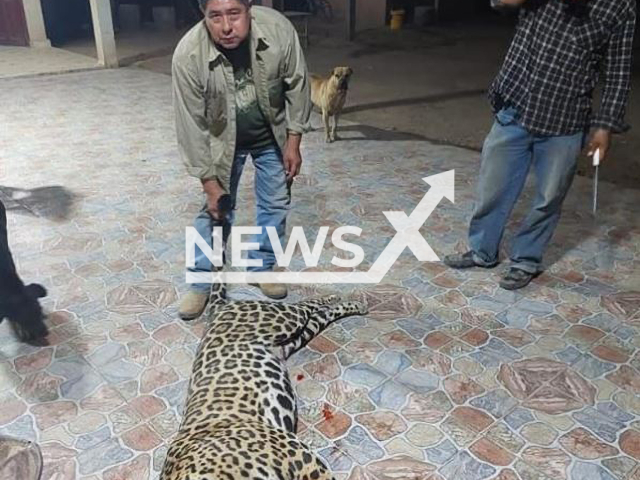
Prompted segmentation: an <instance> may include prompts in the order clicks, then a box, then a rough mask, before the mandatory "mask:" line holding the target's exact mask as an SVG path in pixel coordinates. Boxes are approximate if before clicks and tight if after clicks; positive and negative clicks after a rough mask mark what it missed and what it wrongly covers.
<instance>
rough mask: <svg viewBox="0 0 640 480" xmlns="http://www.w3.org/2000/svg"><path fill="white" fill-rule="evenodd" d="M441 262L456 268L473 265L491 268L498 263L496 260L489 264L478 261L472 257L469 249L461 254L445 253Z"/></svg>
mask: <svg viewBox="0 0 640 480" xmlns="http://www.w3.org/2000/svg"><path fill="white" fill-rule="evenodd" d="M443 262H444V264H445V265H446V266H448V267H451V268H456V269H460V268H473V267H481V268H493V267H495V266H496V265H497V264H498V262H496V263H491V264H482V263H478V262H476V261H475V260H474V259H473V252H471V251H469V252H466V253H463V254H462V255H461V254H459V253H454V254H452V255H447V256H446V257H444V260H443Z"/></svg>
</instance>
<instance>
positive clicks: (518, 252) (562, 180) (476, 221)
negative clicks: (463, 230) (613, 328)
mask: <svg viewBox="0 0 640 480" xmlns="http://www.w3.org/2000/svg"><path fill="white" fill-rule="evenodd" d="M584 140H585V133H584V132H580V133H576V134H574V135H566V136H541V135H534V134H532V133H530V132H529V131H527V130H526V129H524V128H523V127H522V126H521V125H519V123H518V114H517V112H516V111H515V110H514V109H511V108H509V109H503V110H501V111H500V112H498V113H497V115H496V119H495V122H494V124H493V127H492V128H491V131H490V132H489V135H488V136H487V138H486V140H485V143H484V147H483V150H482V165H481V167H480V177H479V180H478V186H477V202H476V206H475V210H474V213H473V217H472V219H471V224H470V227H469V245H470V247H471V250H472V252H473V253H474V259H475V260H476V262H477V263H480V264H482V265H487V266H488V265H493V264H496V263H497V262H498V252H499V248H500V242H501V240H502V236H503V233H504V229H505V225H506V223H507V220H508V219H509V216H510V215H511V212H512V210H513V207H514V205H515V203H516V201H517V200H518V197H519V196H520V193H521V192H522V189H523V187H524V185H525V181H526V179H527V175H528V173H529V169H530V168H531V167H533V171H534V173H535V176H536V195H535V198H534V200H533V204H532V205H531V209H530V211H529V214H528V215H527V217H526V219H525V220H524V222H523V223H522V226H521V227H520V230H519V231H518V232H517V233H516V235H515V237H514V239H513V244H512V250H511V261H512V267H514V268H519V269H521V270H524V271H526V272H529V273H533V274H535V273H539V272H540V271H542V255H543V252H544V250H545V248H546V246H547V244H548V243H549V241H550V240H551V237H552V235H553V232H554V230H555V228H556V225H557V224H558V220H559V219H560V211H561V209H562V203H563V201H564V199H565V197H566V195H567V192H568V191H569V188H570V187H571V183H572V181H573V177H574V174H575V171H576V167H577V160H578V155H579V154H580V150H581V149H582V147H583V145H584Z"/></svg>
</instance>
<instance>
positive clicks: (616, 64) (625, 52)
mask: <svg viewBox="0 0 640 480" xmlns="http://www.w3.org/2000/svg"><path fill="white" fill-rule="evenodd" d="M573 1H575V0H526V1H525V3H524V5H523V6H522V7H521V8H520V12H519V13H520V18H519V24H518V28H517V30H516V34H515V37H514V39H513V42H512V43H511V46H510V48H509V51H508V53H507V56H506V59H505V61H504V64H503V66H502V68H501V70H500V72H499V73H498V75H497V77H496V79H495V80H494V82H493V83H492V85H491V87H490V88H489V99H490V101H491V104H492V107H493V109H494V111H497V110H499V109H500V108H502V107H503V106H505V105H510V106H513V107H514V108H515V109H516V110H518V112H519V113H520V115H521V118H520V122H521V124H522V125H523V126H524V127H525V128H526V129H527V130H529V131H530V132H532V133H535V134H539V135H569V134H573V133H577V132H579V131H584V130H586V129H587V128H588V127H590V126H591V127H599V128H605V129H608V130H611V131H613V132H616V133H619V132H624V131H626V130H628V128H629V126H628V125H626V124H625V122H624V116H625V110H626V104H627V99H628V96H629V89H630V73H631V59H632V46H633V45H632V44H633V34H634V29H635V18H636V12H635V9H636V1H635V0H586V1H587V2H588V3H587V4H586V5H587V8H586V10H585V14H584V15H578V14H570V13H569V12H568V8H571V7H570V5H569V4H570V2H573ZM491 3H492V5H493V6H494V7H499V6H500V0H491ZM601 68H602V70H603V72H602V73H603V75H604V90H603V96H602V103H601V105H600V110H599V112H597V113H596V114H595V115H594V114H593V113H592V93H593V90H594V88H595V87H596V85H597V84H598V81H599V79H600V74H601Z"/></svg>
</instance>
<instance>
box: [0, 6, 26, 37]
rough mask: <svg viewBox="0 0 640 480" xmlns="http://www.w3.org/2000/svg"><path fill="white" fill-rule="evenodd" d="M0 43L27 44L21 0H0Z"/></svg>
mask: <svg viewBox="0 0 640 480" xmlns="http://www.w3.org/2000/svg"><path fill="white" fill-rule="evenodd" d="M0 45H19V46H24V47H26V46H28V45H29V33H28V31H27V22H26V20H25V18H24V8H23V6H22V0H0Z"/></svg>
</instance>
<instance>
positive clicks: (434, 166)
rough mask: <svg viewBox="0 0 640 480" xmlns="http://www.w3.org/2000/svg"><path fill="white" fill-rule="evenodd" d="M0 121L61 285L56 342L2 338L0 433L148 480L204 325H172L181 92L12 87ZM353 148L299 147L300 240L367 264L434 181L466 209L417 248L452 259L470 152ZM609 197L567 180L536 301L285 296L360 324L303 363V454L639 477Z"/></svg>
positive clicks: (310, 352)
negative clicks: (344, 241)
mask: <svg viewBox="0 0 640 480" xmlns="http://www.w3.org/2000/svg"><path fill="white" fill-rule="evenodd" d="M0 105H2V110H1V112H0V125H2V129H0V145H2V148H1V149H0V178H1V179H2V181H1V184H2V185H1V187H0V194H1V195H2V196H3V198H4V200H5V201H6V202H7V204H8V205H9V207H10V208H11V209H12V211H11V212H10V215H9V223H10V235H11V239H10V240H11V244H12V246H13V248H14V251H15V253H16V256H17V260H18V264H19V269H20V271H21V273H22V275H23V276H24V277H25V279H26V280H28V281H41V282H43V283H44V284H45V285H46V286H47V287H48V289H49V297H48V298H47V299H46V301H45V305H46V307H47V309H48V310H49V311H50V312H51V314H50V320H49V322H50V324H51V326H52V331H51V335H50V337H49V342H50V346H47V347H41V348H35V347H30V346H26V345H21V344H19V343H17V342H16V341H15V340H14V339H13V337H12V336H11V333H10V331H9V329H8V326H7V324H6V322H5V323H3V324H2V325H0V403H1V404H2V408H1V409H0V433H2V434H9V435H13V436H16V437H20V438H28V439H33V440H37V442H38V443H39V444H40V445H41V447H42V450H43V453H44V459H45V462H46V470H45V474H44V479H47V480H48V479H54V478H55V479H64V480H72V479H80V478H82V479H86V480H98V479H106V480H115V479H133V478H135V479H146V478H149V479H155V478H157V476H158V470H159V468H160V466H161V464H162V460H163V456H164V455H165V452H166V448H167V447H166V445H167V443H168V441H169V439H170V438H171V436H172V434H174V432H175V431H176V428H177V427H178V422H179V418H180V412H181V406H182V405H183V402H184V395H185V392H186V386H187V379H188V375H189V371H190V365H191V362H192V360H193V355H194V351H195V348H196V345H197V343H198V338H199V336H200V335H201V334H202V332H203V331H204V329H205V328H206V322H204V321H199V322H196V323H193V324H184V323H181V322H180V321H179V320H177V319H176V316H175V313H176V301H177V299H178V298H179V295H180V293H182V292H183V291H184V283H183V282H184V276H183V270H182V267H181V265H183V264H184V246H183V245H184V227H185V226H187V225H190V223H191V219H192V217H193V215H194V214H195V212H196V211H197V209H198V206H199V202H200V197H199V195H198V193H197V190H198V186H197V184H196V182H195V181H193V180H192V179H189V178H188V177H187V176H186V175H185V173H184V171H183V169H182V166H181V165H180V163H179V161H178V160H177V157H176V146H175V138H174V132H173V125H172V111H171V102H170V79H169V78H168V77H166V76H162V75H157V74H154V73H151V72H145V71H141V70H136V69H120V70H117V71H97V72H88V73H79V74H71V75H64V76H54V77H39V78H31V79H21V80H19V81H18V80H11V79H8V80H2V82H1V84H0ZM434 121H437V119H434ZM343 137H344V140H342V141H339V142H337V143H335V144H331V145H325V144H324V143H323V142H322V134H321V133H320V132H316V133H312V134H310V135H308V136H307V137H306V139H305V143H304V154H305V159H306V164H305V166H304V169H303V175H302V176H301V178H300V179H299V180H298V181H296V183H295V186H294V206H293V211H292V214H291V222H290V224H291V225H307V226H310V227H311V226H316V228H317V226H320V225H328V226H330V227H335V226H338V225H345V224H348V225H358V226H360V227H362V228H363V232H364V233H363V235H362V237H361V238H360V239H359V244H360V245H362V246H363V248H364V249H365V252H366V254H367V256H366V261H368V262H369V263H370V262H371V261H373V259H375V258H376V256H377V253H379V252H380V251H381V250H382V248H384V246H385V245H386V242H388V240H389V238H391V236H392V235H393V233H394V230H393V229H392V228H391V226H390V225H389V224H388V223H387V221H386V219H385V217H384V216H383V214H382V211H383V210H404V211H406V212H410V211H412V210H413V208H414V207H415V205H416V204H417V203H418V201H419V200H420V199H421V198H422V196H423V195H424V193H425V191H426V189H427V187H426V185H425V184H424V183H423V182H422V181H421V178H422V177H424V176H427V175H431V174H435V173H440V172H443V171H446V170H450V169H455V172H456V202H455V204H452V203H450V202H449V201H448V200H443V201H442V202H441V204H440V206H439V207H438V208H437V209H436V211H435V212H434V213H433V214H432V215H431V217H430V218H429V219H428V221H427V222H426V224H425V226H424V228H423V233H424V235H425V237H426V238H427V239H428V241H429V242H430V244H431V246H432V247H433V248H434V250H435V251H436V253H437V254H438V255H440V256H442V255H444V254H446V253H448V252H451V251H454V250H458V251H462V250H463V249H464V247H465V242H464V239H465V230H466V224H467V221H468V218H469V214H470V210H471V207H472V199H473V188H472V185H473V182H474V179H475V176H476V173H477V170H478V158H477V155H476V154H475V153H473V152H468V151H465V150H460V149H456V148H450V147H446V146H439V145H434V144H430V143H427V142H423V141H417V140H416V139H415V138H411V137H405V136H403V135H402V134H399V133H397V132H385V131H378V130H375V129H372V128H369V127H363V126H357V125H351V126H348V127H347V128H345V129H344V130H343ZM605 168H606V167H605ZM250 174H251V169H248V171H247V175H245V177H244V179H243V183H242V186H241V193H240V195H241V198H242V199H244V200H246V203H247V204H249V205H251V204H252V198H253V197H252V189H251V175H250ZM601 192H602V198H601V204H600V210H599V213H598V217H597V218H596V219H593V218H592V217H591V215H590V211H589V209H590V183H589V182H588V181H586V180H584V179H581V178H578V179H576V182H575V185H574V188H573V190H572V192H571V194H570V196H569V198H568V200H567V204H566V208H565V213H564V217H563V220H562V223H561V225H560V227H559V229H558V232H557V236H556V238H555V240H554V242H553V245H552V246H551V248H550V249H549V255H548V260H549V263H550V266H549V268H548V270H547V273H545V274H544V275H542V276H541V277H539V278H538V279H537V280H536V281H535V283H534V284H532V285H531V286H530V287H528V288H527V289H525V290H524V291H520V292H516V293H509V292H506V291H503V290H500V289H499V288H497V286H496V284H497V279H498V278H499V273H500V272H499V270H494V271H485V270H482V271H469V272H454V271H449V270H447V269H446V268H445V267H443V266H442V264H440V263H420V262H418V261H417V260H416V259H415V258H414V257H413V256H412V255H411V253H409V252H405V253H404V254H403V255H402V256H401V257H400V259H399V260H398V262H397V263H396V264H395V265H394V267H393V268H392V270H391V271H390V272H389V274H388V275H387V277H386V278H385V280H384V283H383V284H381V285H377V286H363V285H356V286H346V287H345V286H339V285H338V286H332V287H331V286H325V287H313V286H303V287H294V288H293V292H292V294H291V296H290V298H289V300H296V299H299V298H305V297H308V296H312V295H318V294H321V293H323V294H324V293H330V292H333V291H339V292H342V293H349V294H353V295H355V296H360V297H363V298H364V299H366V300H367V301H368V302H369V305H370V314H369V315H368V316H367V317H363V318H360V317H356V318H350V319H347V320H344V321H341V322H339V323H338V324H336V325H334V326H332V327H331V328H330V329H328V330H327V331H326V332H325V333H324V334H323V335H322V336H320V337H319V338H317V339H316V340H315V341H314V342H313V344H312V345H311V346H310V347H309V348H307V349H305V350H303V351H301V352H299V353H298V354H297V355H296V356H295V357H293V358H292V359H291V360H290V369H291V377H292V379H293V382H294V383H295V386H296V390H297V394H298V396H299V402H300V418H301V426H300V434H301V436H302V438H303V439H304V440H305V441H307V442H309V444H311V445H312V446H313V447H314V448H315V449H317V451H318V452H320V454H321V455H322V456H323V457H324V458H325V459H326V460H327V462H328V463H329V464H330V465H331V468H332V469H333V471H334V472H335V476H336V479H338V480H344V479H350V480H365V479H366V480H388V479H416V480H417V479H420V480H440V479H445V480H484V479H500V480H512V479H518V478H519V479H522V480H533V479H536V480H537V479H541V480H542V479H554V480H558V479H563V480H564V479H572V480H598V479H602V480H613V479H617V480H631V479H633V480H638V479H640V467H639V462H640V226H639V224H640V221H639V217H638V214H637V205H638V204H639V202H640V192H637V191H628V190H622V189H619V188H615V187H613V186H611V185H602V186H601ZM527 195H528V197H527V199H530V198H531V197H530V192H529V191H528V193H527ZM523 205H525V206H526V203H524V204H523ZM522 212H523V208H522V205H521V206H520V207H518V211H517V212H516V215H515V218H514V224H516V223H517V222H518V220H519V219H520V218H522ZM253 215H254V209H253V208H247V209H246V210H242V211H240V212H239V222H238V223H243V224H249V223H250V221H251V218H253ZM311 230H313V229H312V228H309V233H311ZM508 240H509V238H507V239H506V241H507V244H508ZM334 253H336V252H335V251H333V250H332V249H329V248H327V250H326V252H325V254H323V257H322V259H323V260H322V264H321V268H322V266H323V265H327V264H328V261H329V259H330V258H331V257H332V256H333V254H334ZM325 257H326V258H325ZM294 264H295V265H292V269H298V268H300V267H301V264H300V260H299V259H298V260H296V261H294ZM363 268H365V267H363ZM231 293H232V296H233V297H234V298H251V297H257V296H259V294H258V293H257V291H256V290H255V289H252V288H249V287H242V286H236V287H234V288H232V291H231Z"/></svg>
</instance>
